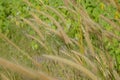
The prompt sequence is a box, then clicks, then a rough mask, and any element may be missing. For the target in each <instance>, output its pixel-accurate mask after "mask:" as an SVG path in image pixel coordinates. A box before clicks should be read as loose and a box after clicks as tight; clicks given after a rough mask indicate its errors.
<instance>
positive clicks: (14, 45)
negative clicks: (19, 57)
mask: <svg viewBox="0 0 120 80" xmlns="http://www.w3.org/2000/svg"><path fill="white" fill-rule="evenodd" d="M0 37H1V38H2V39H4V40H6V41H7V42H8V43H9V44H11V45H12V46H13V47H15V48H16V49H17V50H18V51H20V52H21V53H22V54H23V55H24V56H26V57H27V58H28V59H29V60H31V61H32V62H33V63H34V64H35V65H36V66H39V67H41V64H39V63H38V62H36V61H35V60H34V59H32V58H31V57H30V56H29V54H28V53H26V52H24V51H23V50H21V49H20V48H19V47H18V46H17V45H16V44H15V43H13V42H12V41H11V40H9V39H8V38H7V37H6V36H5V35H4V34H2V33H0Z"/></svg>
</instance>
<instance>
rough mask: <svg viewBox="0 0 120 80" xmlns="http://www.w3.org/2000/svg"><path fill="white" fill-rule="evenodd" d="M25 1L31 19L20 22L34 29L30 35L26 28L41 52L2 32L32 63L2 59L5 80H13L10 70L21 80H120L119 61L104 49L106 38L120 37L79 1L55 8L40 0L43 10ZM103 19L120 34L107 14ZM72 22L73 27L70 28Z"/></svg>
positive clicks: (68, 2)
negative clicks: (29, 49)
mask: <svg viewBox="0 0 120 80" xmlns="http://www.w3.org/2000/svg"><path fill="white" fill-rule="evenodd" d="M24 2H26V5H28V6H29V7H30V11H29V13H28V14H29V15H30V17H28V18H25V17H18V18H17V20H18V21H19V22H20V24H23V25H25V26H24V27H27V28H30V29H31V30H33V32H34V34H29V32H27V29H26V28H24V27H23V28H22V29H23V30H24V31H23V32H24V36H26V37H27V38H28V39H29V40H28V41H34V42H36V43H37V44H39V46H40V47H39V48H38V49H40V53H36V54H29V53H28V52H27V51H24V50H23V49H22V48H20V47H19V46H17V45H16V44H15V43H14V42H13V41H12V40H11V39H9V38H8V37H7V36H5V35H4V34H3V33H0V38H1V39H2V40H5V41H6V42H7V43H8V44H9V45H11V46H13V47H14V49H16V50H18V51H19V52H20V53H21V54H20V55H19V56H21V55H22V56H24V57H25V58H27V59H28V60H25V62H27V61H28V63H30V65H25V64H24V62H23V63H15V62H12V61H9V60H7V59H3V58H2V57H1V58H0V69H1V72H4V74H1V80H11V79H10V77H9V76H7V71H9V70H10V72H13V73H12V74H13V75H15V74H16V73H17V74H18V75H17V77H15V80H18V76H20V78H19V79H21V80H120V76H119V75H120V74H119V73H118V71H117V70H116V69H115V63H116V61H115V60H114V58H113V57H111V55H110V54H109V53H108V51H107V50H106V49H104V46H105V44H104V41H103V39H106V38H107V39H111V38H113V39H117V40H120V37H119V36H118V35H116V34H115V33H114V32H110V31H107V30H105V29H104V27H102V26H101V25H100V24H98V23H96V22H95V21H94V20H92V19H91V17H90V16H89V15H88V13H87V12H86V10H85V9H84V8H83V7H82V6H81V5H80V4H77V2H76V1H75V0H73V2H71V1H69V0H63V2H64V3H65V4H64V5H62V6H59V7H57V8H55V7H52V6H49V5H46V4H44V1H41V0H40V5H41V6H40V7H41V9H40V10H38V9H36V8H35V6H34V5H33V4H32V3H31V2H29V1H28V0H24ZM65 12H67V13H65ZM100 17H101V18H102V19H104V20H105V21H106V22H108V23H109V24H111V25H112V26H113V27H114V29H115V30H117V31H120V29H119V26H118V25H117V24H116V23H114V22H113V21H111V20H110V19H108V18H107V17H105V16H103V15H101V16H100ZM69 20H70V21H71V23H70V24H71V25H68V21H69ZM19 26H20V25H19ZM74 27H75V29H74V30H75V31H74V35H77V36H72V37H71V35H70V34H69V33H70V30H71V29H73V28H74ZM93 35H95V38H97V42H98V43H99V44H98V43H97V42H96V44H98V45H97V46H96V45H94V44H93V43H94V42H93V41H95V40H94V39H92V36H93ZM21 45H24V44H21ZM8 52H9V51H8ZM3 54H4V53H3ZM11 57H12V56H11ZM29 61H30V62H29ZM13 80H14V79H13Z"/></svg>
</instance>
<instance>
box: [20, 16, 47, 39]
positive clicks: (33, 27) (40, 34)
mask: <svg viewBox="0 0 120 80" xmlns="http://www.w3.org/2000/svg"><path fill="white" fill-rule="evenodd" d="M21 19H22V20H23V21H25V22H26V23H27V24H29V25H30V27H31V28H32V29H33V30H35V31H36V32H37V34H38V35H39V36H40V38H41V39H42V41H44V40H45V38H44V36H43V34H42V33H41V31H40V30H39V28H37V27H36V26H35V25H34V24H33V23H32V22H30V21H29V20H27V19H24V18H21Z"/></svg>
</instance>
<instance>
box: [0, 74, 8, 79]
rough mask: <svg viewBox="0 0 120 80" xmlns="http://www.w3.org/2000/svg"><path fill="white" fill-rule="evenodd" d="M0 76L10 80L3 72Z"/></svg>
mask: <svg viewBox="0 0 120 80" xmlns="http://www.w3.org/2000/svg"><path fill="white" fill-rule="evenodd" d="M0 76H1V79H2V80H10V79H9V78H8V77H7V76H5V75H4V74H2V73H1V74H0Z"/></svg>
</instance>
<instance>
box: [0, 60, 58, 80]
mask: <svg viewBox="0 0 120 80" xmlns="http://www.w3.org/2000/svg"><path fill="white" fill-rule="evenodd" d="M0 65H1V66H2V67H4V68H7V69H10V70H12V71H15V72H17V73H19V74H22V75H23V76H26V77H28V78H31V79H34V80H41V79H42V80H56V79H54V78H50V77H49V76H47V75H45V74H44V73H42V72H40V71H38V72H37V71H35V70H34V71H33V70H31V69H27V68H25V67H23V66H21V65H18V64H14V63H12V62H10V61H8V60H5V59H3V58H0Z"/></svg>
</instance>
